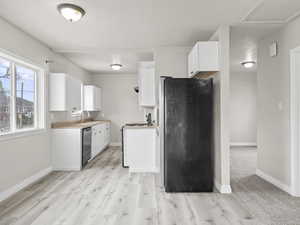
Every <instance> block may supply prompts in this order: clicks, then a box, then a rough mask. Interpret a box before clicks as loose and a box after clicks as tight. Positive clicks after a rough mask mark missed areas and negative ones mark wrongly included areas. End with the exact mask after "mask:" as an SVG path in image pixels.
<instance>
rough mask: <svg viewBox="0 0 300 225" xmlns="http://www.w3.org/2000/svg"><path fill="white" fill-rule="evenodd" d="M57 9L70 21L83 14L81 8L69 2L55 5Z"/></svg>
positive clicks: (79, 17) (78, 18)
mask: <svg viewBox="0 0 300 225" xmlns="http://www.w3.org/2000/svg"><path fill="white" fill-rule="evenodd" d="M57 10H58V11H59V13H60V14H61V15H62V16H63V17H64V18H65V19H66V20H68V21H70V22H76V21H78V20H80V19H81V18H82V17H83V16H84V15H85V11H84V9H83V8H81V7H80V6H77V5H74V4H70V3H63V4H59V5H58V6H57Z"/></svg>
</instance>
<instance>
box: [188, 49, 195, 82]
mask: <svg viewBox="0 0 300 225" xmlns="http://www.w3.org/2000/svg"><path fill="white" fill-rule="evenodd" d="M193 60H194V59H193V51H192V50H191V51H190V53H189V56H188V73H189V77H192V76H193V74H194V70H193Z"/></svg>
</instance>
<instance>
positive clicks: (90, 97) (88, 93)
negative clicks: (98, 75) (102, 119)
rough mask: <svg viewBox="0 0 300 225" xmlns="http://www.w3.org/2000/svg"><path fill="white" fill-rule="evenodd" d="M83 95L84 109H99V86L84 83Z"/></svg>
mask: <svg viewBox="0 0 300 225" xmlns="http://www.w3.org/2000/svg"><path fill="white" fill-rule="evenodd" d="M83 96H84V97H83V110H84V111H101V88H99V87H96V86H94V85H85V86H84V87H83Z"/></svg>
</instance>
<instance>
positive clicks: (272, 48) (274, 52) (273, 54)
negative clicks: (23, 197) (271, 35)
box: [270, 41, 277, 57]
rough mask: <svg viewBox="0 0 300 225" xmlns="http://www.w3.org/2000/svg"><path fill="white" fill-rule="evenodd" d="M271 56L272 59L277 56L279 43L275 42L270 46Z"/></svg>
mask: <svg viewBox="0 0 300 225" xmlns="http://www.w3.org/2000/svg"><path fill="white" fill-rule="evenodd" d="M270 56H271V57H276V56H277V42H275V41H274V42H273V43H272V44H271V45H270Z"/></svg>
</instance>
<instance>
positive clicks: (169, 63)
mask: <svg viewBox="0 0 300 225" xmlns="http://www.w3.org/2000/svg"><path fill="white" fill-rule="evenodd" d="M190 50H191V47H161V48H156V49H155V50H154V61H155V72H156V74H157V77H159V76H172V77H175V78H187V77H188V72H187V71H188V68H187V65H188V62H187V57H188V53H189V51H190Z"/></svg>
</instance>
